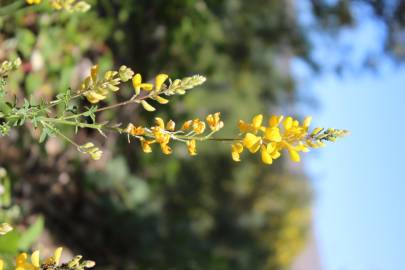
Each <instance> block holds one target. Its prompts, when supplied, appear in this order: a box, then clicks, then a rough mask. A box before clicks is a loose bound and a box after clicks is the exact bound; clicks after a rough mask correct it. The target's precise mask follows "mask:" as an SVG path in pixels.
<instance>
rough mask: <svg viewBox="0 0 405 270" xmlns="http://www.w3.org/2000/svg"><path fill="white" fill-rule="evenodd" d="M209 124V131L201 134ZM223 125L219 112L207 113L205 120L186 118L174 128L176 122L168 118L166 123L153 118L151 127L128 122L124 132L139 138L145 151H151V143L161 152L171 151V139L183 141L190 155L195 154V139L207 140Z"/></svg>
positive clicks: (168, 152)
mask: <svg viewBox="0 0 405 270" xmlns="http://www.w3.org/2000/svg"><path fill="white" fill-rule="evenodd" d="M207 124H208V126H209V128H210V130H211V131H210V132H209V133H208V134H207V135H205V136H203V134H204V132H205V131H206V126H207ZM223 126H224V123H223V122H222V121H221V119H220V113H219V112H217V113H215V114H209V115H208V116H207V117H206V122H205V121H202V120H200V119H198V118H196V119H194V120H187V121H185V122H184V123H183V125H182V126H181V128H180V129H178V130H176V123H175V122H174V121H173V120H169V121H168V122H167V123H165V122H164V121H163V119H162V118H159V117H156V118H155V125H154V126H152V127H151V128H146V127H142V126H135V125H134V124H132V123H130V124H129V125H128V126H127V128H126V129H125V132H126V133H127V134H128V138H130V136H132V137H135V138H137V139H139V141H140V143H141V146H142V149H143V151H144V152H145V153H151V152H152V147H151V145H152V144H159V145H160V148H161V150H162V152H163V153H164V154H166V155H169V154H171V153H172V149H171V147H170V146H169V142H170V140H171V139H173V140H176V141H179V142H183V143H185V144H186V146H187V150H188V153H189V154H190V155H191V156H195V155H197V148H196V141H203V140H208V139H210V138H211V136H212V135H213V134H214V133H215V132H217V131H219V130H220V129H221V128H222V127H223Z"/></svg>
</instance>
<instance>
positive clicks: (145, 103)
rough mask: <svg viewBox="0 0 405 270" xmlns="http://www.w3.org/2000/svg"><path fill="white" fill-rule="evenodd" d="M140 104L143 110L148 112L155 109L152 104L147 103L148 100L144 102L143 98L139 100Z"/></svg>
mask: <svg viewBox="0 0 405 270" xmlns="http://www.w3.org/2000/svg"><path fill="white" fill-rule="evenodd" d="M141 104H142V107H143V108H144V109H145V110H147V111H148V112H153V111H155V110H156V109H155V108H154V107H153V106H152V105H150V104H149V103H148V102H146V101H145V100H142V101H141Z"/></svg>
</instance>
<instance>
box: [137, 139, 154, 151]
mask: <svg viewBox="0 0 405 270" xmlns="http://www.w3.org/2000/svg"><path fill="white" fill-rule="evenodd" d="M140 142H141V146H142V150H143V152H144V153H152V147H150V144H151V142H150V141H146V140H145V139H143V138H142V139H140Z"/></svg>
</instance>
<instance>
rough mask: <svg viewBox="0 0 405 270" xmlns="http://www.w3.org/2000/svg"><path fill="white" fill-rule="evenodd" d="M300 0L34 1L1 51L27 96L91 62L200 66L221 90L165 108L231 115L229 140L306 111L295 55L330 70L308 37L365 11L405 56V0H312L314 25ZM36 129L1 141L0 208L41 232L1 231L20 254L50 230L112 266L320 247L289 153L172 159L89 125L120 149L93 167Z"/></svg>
mask: <svg viewBox="0 0 405 270" xmlns="http://www.w3.org/2000/svg"><path fill="white" fill-rule="evenodd" d="M9 2H11V1H4V0H3V1H0V3H1V5H5V4H7V3H9ZM297 2H298V1H295V2H294V1H284V0H271V1H269V0H250V1H243V0H233V1H231V0H205V1H203V0H171V1H163V0H161V1H160V0H154V1H150V0H137V1H134V0H122V1H104V0H100V1H97V2H95V1H94V2H92V4H93V8H92V10H91V11H90V12H88V13H85V14H65V13H55V12H50V11H48V10H41V9H43V7H41V6H34V7H27V8H24V9H23V10H21V11H19V12H18V13H17V15H15V16H8V15H7V14H3V16H2V17H1V18H0V59H3V58H6V57H13V56H17V55H18V56H20V57H21V58H22V59H23V68H22V69H21V70H20V71H19V72H17V73H15V74H13V75H12V76H13V77H12V78H10V80H9V81H10V82H11V83H10V85H9V86H8V88H9V90H10V91H12V92H13V94H15V95H16V96H17V98H19V99H21V97H23V96H30V95H31V96H33V97H35V98H42V99H46V100H50V99H51V98H52V97H54V96H55V95H56V94H58V93H60V92H62V91H64V90H66V89H67V88H69V87H71V88H72V89H75V88H76V87H77V86H78V83H79V82H80V81H81V79H82V78H83V76H84V75H86V72H87V71H88V69H89V67H90V66H91V65H92V63H99V64H100V66H101V68H102V69H107V68H111V67H113V66H116V65H121V64H125V65H127V66H130V67H132V68H133V69H134V70H135V71H136V72H140V73H142V74H145V76H146V77H152V76H153V75H155V74H156V73H158V72H166V73H168V74H171V75H172V76H173V77H183V76H187V75H191V74H195V73H200V74H203V75H205V76H207V77H208V83H207V84H206V85H205V86H204V87H200V88H198V89H195V90H193V91H192V92H190V93H189V94H188V95H187V96H185V97H184V98H177V100H176V102H172V103H171V104H170V106H166V107H164V108H163V109H160V111H159V114H160V116H163V117H166V118H167V117H170V118H173V119H178V120H179V122H180V120H182V119H188V118H194V117H197V116H199V117H202V116H204V115H206V114H207V113H210V112H215V111H221V112H223V117H224V118H225V123H228V125H226V126H225V129H224V130H225V133H226V131H227V130H231V129H234V128H235V127H233V126H232V124H231V123H235V122H236V119H240V118H245V119H249V118H250V117H251V116H252V115H253V114H255V113H257V112H264V113H266V112H268V113H270V112H280V108H290V110H288V112H289V113H293V114H294V113H295V111H294V109H293V108H294V106H293V105H294V102H295V100H296V97H297V96H296V91H295V89H296V87H295V81H294V78H293V77H292V74H291V69H290V68H291V67H290V61H291V60H292V59H295V58H300V59H302V60H304V61H305V62H306V63H307V64H308V67H310V68H311V69H313V70H314V71H321V70H322V66H319V65H318V63H317V62H316V61H315V60H314V59H313V51H312V44H311V42H310V36H309V34H310V33H311V31H317V32H318V33H323V34H328V35H329V34H331V35H335V34H337V33H338V32H339V30H340V29H342V28H344V27H351V26H354V25H355V24H356V21H358V20H361V19H362V18H357V17H356V12H355V11H356V7H357V6H358V5H364V6H367V7H368V8H370V10H372V11H373V14H374V15H375V16H376V18H377V19H380V20H381V21H382V22H383V23H384V24H385V25H386V29H387V38H386V40H385V41H376V42H385V44H386V52H387V55H388V56H389V57H392V59H395V60H396V61H402V60H403V57H404V55H405V50H404V46H403V45H404V44H403V41H404V39H403V26H404V24H405V17H404V14H405V13H404V10H405V4H404V3H403V1H378V0H377V1H366V0H364V1H360V0H359V1H349V0H347V1H345V0H340V1H334V2H335V3H332V4H331V3H325V2H330V1H325V2H324V1H315V0H312V1H308V4H309V5H310V7H311V11H312V14H311V15H312V16H313V18H314V24H313V25H312V26H311V27H312V28H311V29H307V28H305V27H304V25H303V24H302V23H301V21H300V14H299V12H298V10H299V9H298V7H297V4H298V3H297ZM332 2H333V1H332ZM394 2H395V3H394ZM392 3H394V4H392ZM38 11H41V12H38ZM309 30H311V31H309ZM367 63H368V62H367ZM367 63H365V64H367ZM131 91H132V90H131V89H127V90H126V91H125V90H124V91H121V92H120V96H118V99H124V98H125V97H128V96H130V95H131ZM111 98H116V97H111ZM21 100H22V99H21ZM0 106H1V104H0ZM291 108H292V109H291ZM74 109H75V108H72V110H74ZM283 111H286V110H285V109H284V110H283ZM117 114H118V116H117V115H115V116H114V118H117V117H118V119H119V120H120V121H122V122H129V121H131V122H136V123H146V122H149V123H150V122H151V121H152V119H151V118H150V116H149V114H148V113H141V112H140V110H138V109H137V108H136V106H131V107H128V108H126V109H125V110H122V111H120V112H117ZM102 117H104V118H105V119H109V118H110V117H111V115H109V114H105V115H103V116H102ZM28 130H29V129H26V128H24V127H21V129H20V130H18V132H15V133H13V134H12V136H10V137H9V138H7V139H5V138H1V140H0V165H1V167H3V168H4V169H5V171H4V172H3V174H1V175H0V178H1V181H2V182H1V183H2V185H3V186H4V192H3V195H2V196H3V199H2V205H1V206H2V210H1V212H0V215H1V216H2V217H4V218H3V219H5V220H8V221H11V223H13V224H23V225H22V226H21V227H20V228H18V231H19V233H20V234H23V235H28V236H25V240H15V242H16V245H15V247H14V248H10V246H7V245H5V244H4V243H5V241H7V237H9V238H12V237H14V238H15V239H19V237H21V236H17V235H16V234H17V232H16V233H15V234H9V235H7V236H5V237H4V238H1V241H0V253H4V254H8V255H9V256H12V255H14V254H15V253H16V252H17V251H18V250H19V249H22V248H23V247H25V246H24V245H31V244H32V243H33V242H34V241H35V240H36V239H39V241H37V245H41V246H42V247H49V248H52V247H54V246H55V245H63V246H65V247H67V248H69V249H70V250H72V251H73V252H74V253H80V254H83V255H85V256H86V257H87V258H91V259H94V260H95V261H97V264H98V267H99V268H100V269H287V268H288V266H289V265H290V264H291V262H292V261H293V259H294V257H295V256H296V255H297V254H298V253H299V251H300V250H301V249H302V248H303V247H304V245H305V239H306V236H307V233H308V228H309V226H310V222H311V218H310V216H311V214H310V201H311V189H310V186H309V184H308V180H307V179H306V177H305V176H304V175H303V173H302V170H301V169H300V168H294V170H292V169H291V167H290V166H289V164H288V163H287V162H286V161H280V162H277V163H276V164H275V165H273V166H272V167H266V166H263V165H262V164H261V163H260V162H257V160H253V159H254V158H252V160H250V161H247V160H246V162H244V163H242V164H235V163H233V162H232V161H231V159H230V157H229V155H230V154H229V149H228V145H217V144H216V145H211V146H208V145H207V146H205V147H204V148H201V149H200V151H199V155H198V156H197V157H195V158H190V157H189V156H188V155H187V154H186V153H185V152H182V151H183V150H182V149H176V153H175V155H174V156H172V157H170V158H167V157H164V156H163V155H162V154H161V153H158V152H156V153H153V154H151V155H144V154H143V153H141V151H140V148H139V146H138V145H137V144H136V142H133V143H131V144H130V145H128V143H127V141H126V140H125V139H124V138H121V137H120V138H119V137H115V135H114V134H110V135H109V137H108V140H104V139H103V138H102V137H100V135H99V134H96V133H93V132H91V131H89V132H88V133H87V134H84V131H81V132H79V133H78V134H77V135H76V140H77V141H78V142H83V143H84V142H85V138H87V137H93V138H94V140H93V141H97V140H98V141H99V144H102V145H103V146H102V148H103V150H104V152H105V153H107V154H106V155H105V157H104V158H103V159H102V160H101V161H97V162H93V161H89V160H87V159H85V158H83V157H82V156H78V154H77V153H76V150H75V149H71V148H70V147H69V146H65V145H64V143H63V142H62V141H59V140H58V139H55V138H51V139H48V140H47V142H46V143H44V144H43V145H37V144H36V143H33V141H32V137H34V138H35V137H39V135H40V134H36V133H35V131H32V132H33V134H28V132H29V131H28ZM66 132H72V131H70V130H66ZM10 190H12V191H13V194H15V195H13V197H12V198H9V194H10V192H9V191H10ZM40 217H43V220H44V221H45V222H44V224H43V222H42V219H41V218H40ZM41 228H43V229H41ZM41 231H43V233H42V234H41V233H40V232H41ZM24 232H25V233H24ZM27 238H28V240H27ZM3 241H4V242H3ZM8 241H10V239H8ZM24 241H25V242H24ZM2 243H3V244H2ZM21 243H22V244H21ZM22 245H23V246H22Z"/></svg>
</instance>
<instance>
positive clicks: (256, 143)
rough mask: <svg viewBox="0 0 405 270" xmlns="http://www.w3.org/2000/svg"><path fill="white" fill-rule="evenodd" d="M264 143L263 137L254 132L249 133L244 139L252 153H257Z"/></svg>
mask: <svg viewBox="0 0 405 270" xmlns="http://www.w3.org/2000/svg"><path fill="white" fill-rule="evenodd" d="M261 144H262V138H261V137H259V136H256V135H254V134H252V133H247V134H246V135H245V138H244V139H243V146H245V147H246V148H247V149H248V150H249V151H250V152H251V153H256V152H257V151H258V150H259V148H260V146H261Z"/></svg>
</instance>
